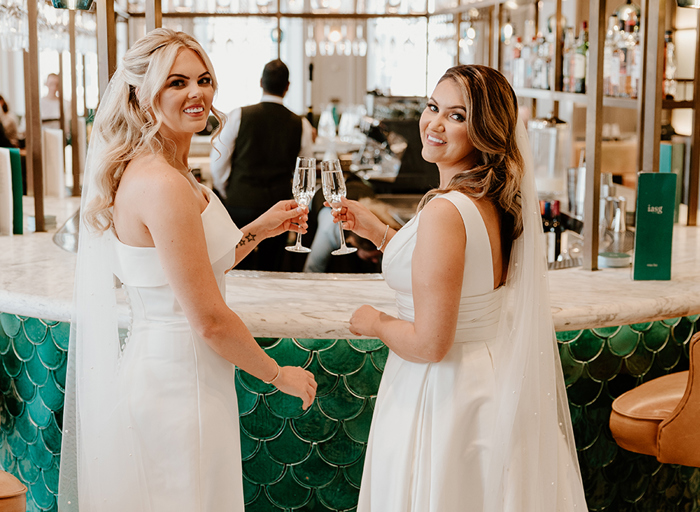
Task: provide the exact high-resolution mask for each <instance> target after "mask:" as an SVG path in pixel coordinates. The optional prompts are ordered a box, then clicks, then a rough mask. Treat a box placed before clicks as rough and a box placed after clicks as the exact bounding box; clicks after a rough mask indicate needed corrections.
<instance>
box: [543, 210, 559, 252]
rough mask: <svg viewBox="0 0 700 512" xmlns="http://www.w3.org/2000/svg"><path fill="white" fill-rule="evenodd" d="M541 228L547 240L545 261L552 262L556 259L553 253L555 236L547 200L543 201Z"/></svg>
mask: <svg viewBox="0 0 700 512" xmlns="http://www.w3.org/2000/svg"><path fill="white" fill-rule="evenodd" d="M542 229H543V231H544V237H545V240H546V242H547V262H549V263H552V262H554V261H557V258H556V255H555V250H556V236H555V233H554V231H552V203H550V202H549V201H544V215H543V217H542Z"/></svg>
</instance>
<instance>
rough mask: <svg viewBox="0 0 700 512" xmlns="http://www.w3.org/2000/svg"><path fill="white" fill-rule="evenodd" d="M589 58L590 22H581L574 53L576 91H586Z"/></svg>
mask: <svg viewBox="0 0 700 512" xmlns="http://www.w3.org/2000/svg"><path fill="white" fill-rule="evenodd" d="M587 60H588V22H586V21H584V22H582V24H581V31H580V32H579V35H578V41H576V52H575V53H574V92H578V93H585V92H586V73H587V72H588V70H587V69H586V62H587Z"/></svg>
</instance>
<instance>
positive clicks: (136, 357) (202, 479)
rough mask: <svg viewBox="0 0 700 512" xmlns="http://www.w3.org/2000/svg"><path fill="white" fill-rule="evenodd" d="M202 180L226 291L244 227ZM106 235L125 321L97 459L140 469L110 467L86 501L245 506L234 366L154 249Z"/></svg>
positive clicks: (212, 248) (190, 507)
mask: <svg viewBox="0 0 700 512" xmlns="http://www.w3.org/2000/svg"><path fill="white" fill-rule="evenodd" d="M202 189H203V190H204V191H205V193H206V195H207V196H208V199H209V204H208V205H207V207H206V209H205V210H204V212H203V213H202V223H203V226H204V232H205V236H206V241H207V249H208V252H209V259H210V262H211V266H212V268H213V270H214V274H215V276H216V279H217V281H218V284H219V289H220V290H221V294H222V295H224V298H225V292H226V285H225V274H224V272H225V271H226V270H228V269H229V268H231V266H233V263H234V260H235V249H236V244H237V243H238V241H239V240H240V238H241V232H240V231H239V230H238V228H236V226H235V225H234V224H233V222H232V221H231V218H230V217H229V215H228V213H227V212H226V209H225V208H224V206H223V205H222V204H221V202H220V201H219V199H218V198H217V197H216V196H215V195H214V194H213V193H212V192H211V191H209V190H208V189H205V188H203V187H202ZM112 238H113V246H114V256H115V257H114V262H113V269H114V274H115V275H116V276H117V277H118V278H119V280H120V281H121V282H122V283H123V286H124V289H125V291H126V293H127V297H128V302H129V303H130V306H131V317H132V323H131V332H130V334H129V336H128V338H127V339H126V342H125V345H124V347H123V353H122V355H121V360H120V362H119V367H118V370H117V375H116V379H115V384H116V387H117V393H116V403H115V404H114V408H113V410H112V414H113V421H106V422H105V424H106V425H107V427H106V428H110V429H111V428H113V429H115V431H114V432H113V433H111V435H107V436H106V438H107V439H112V440H113V441H112V442H116V445H115V446H113V447H112V448H113V449H112V450H111V452H109V454H108V455H107V456H108V457H109V456H111V457H113V458H114V460H109V459H108V460H105V461H103V464H104V465H105V466H109V467H114V468H123V469H124V470H126V471H135V472H137V476H138V478H136V479H134V478H133V476H134V475H129V476H126V475H123V474H122V475H121V477H120V476H119V475H115V480H114V481H112V483H111V484H110V486H109V488H108V489H91V490H90V494H91V495H93V497H94V500H91V501H93V503H95V504H97V503H100V502H103V503H104V505H103V507H104V508H102V507H99V510H127V509H126V508H123V506H124V504H125V503H128V498H126V497H127V496H130V495H131V496H133V495H134V494H137V495H139V496H141V500H144V499H145V501H144V502H142V503H130V504H128V506H129V507H138V508H136V509H134V508H128V510H129V512H138V511H151V512H172V511H178V510H182V511H185V510H186V511H188V512H210V511H219V510H220V511H232V512H242V511H243V510H244V504H243V483H242V472H241V452H240V434H239V422H238V404H237V400H236V389H235V385H234V366H233V365H232V364H231V363H229V362H228V361H226V360H224V359H223V358H222V357H221V356H219V355H218V354H216V353H215V352H214V351H213V350H212V349H211V347H209V345H207V343H206V342H205V341H204V340H202V339H201V338H199V336H197V334H196V333H195V332H194V331H193V330H192V328H191V327H190V324H189V322H188V321H187V318H186V317H185V315H184V313H183V311H182V309H181V308H180V305H179V304H178V301H177V299H176V297H175V295H174V293H173V290H172V288H171V287H170V285H169V284H168V280H167V278H166V274H165V272H164V270H163V268H162V266H161V264H160V261H159V259H158V255H157V252H156V249H155V248H150V247H132V246H128V245H125V244H123V243H121V242H120V241H119V240H117V238H116V237H112ZM202 263H203V264H205V262H202ZM120 440H121V441H120ZM110 454H111V455H110ZM125 457H127V458H128V459H131V460H125ZM107 471H110V470H109V469H108V470H107ZM132 485H138V486H139V492H138V493H135V492H134V489H133V488H129V487H130V486H132ZM81 493H82V491H81ZM82 499H83V496H82V494H81V505H82ZM120 507H122V508H120ZM90 510H98V508H95V509H90Z"/></svg>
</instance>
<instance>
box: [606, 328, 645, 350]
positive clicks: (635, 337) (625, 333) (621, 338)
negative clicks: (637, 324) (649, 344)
mask: <svg viewBox="0 0 700 512" xmlns="http://www.w3.org/2000/svg"><path fill="white" fill-rule="evenodd" d="M640 337H641V336H640V335H639V333H638V332H636V331H634V330H632V328H631V327H630V326H629V325H623V326H622V327H621V328H620V330H619V331H618V332H617V334H615V335H613V336H611V337H610V338H608V346H609V347H610V351H611V352H612V353H613V354H615V355H617V356H620V357H627V356H629V355H630V354H631V353H632V352H634V350H635V349H636V348H637V345H638V344H639V339H640Z"/></svg>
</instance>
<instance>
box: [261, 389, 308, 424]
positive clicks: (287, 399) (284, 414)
mask: <svg viewBox="0 0 700 512" xmlns="http://www.w3.org/2000/svg"><path fill="white" fill-rule="evenodd" d="M264 400H265V402H266V403H267V405H268V407H269V408H270V410H271V411H272V414H274V415H275V416H277V417H279V418H283V419H287V418H298V417H299V416H301V415H302V414H304V409H302V407H301V406H302V405H303V404H304V403H303V402H302V400H301V398H297V397H295V396H291V395H288V394H286V393H282V392H281V391H277V392H275V393H272V394H269V395H265V397H264Z"/></svg>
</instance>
